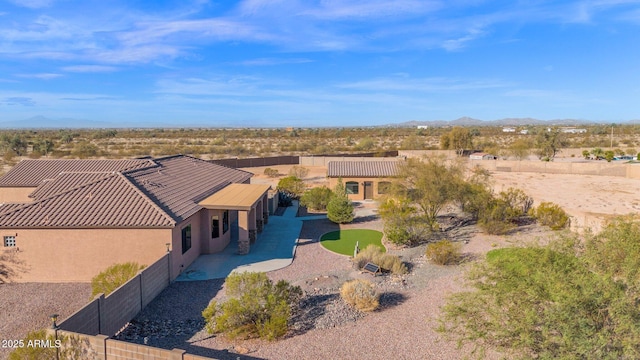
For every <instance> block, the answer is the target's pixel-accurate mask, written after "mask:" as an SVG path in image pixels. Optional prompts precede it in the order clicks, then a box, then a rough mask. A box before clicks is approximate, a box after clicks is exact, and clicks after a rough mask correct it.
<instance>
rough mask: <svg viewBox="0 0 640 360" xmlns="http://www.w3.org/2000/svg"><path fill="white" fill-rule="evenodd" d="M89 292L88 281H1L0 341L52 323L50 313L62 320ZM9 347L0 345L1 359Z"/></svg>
mask: <svg viewBox="0 0 640 360" xmlns="http://www.w3.org/2000/svg"><path fill="white" fill-rule="evenodd" d="M90 295H91V284H88V283H64V284H50V283H9V284H0V340H18V339H22V338H24V337H25V335H27V333H28V332H30V331H33V330H39V329H42V328H45V327H49V326H51V320H50V319H49V315H51V314H59V315H60V317H59V319H60V320H62V319H64V318H66V317H68V316H69V315H71V314H73V313H74V312H76V311H77V310H79V309H80V308H81V307H83V306H84V305H85V304H86V303H87V302H88V300H89V296H90ZM10 352H11V349H6V348H2V347H0V359H5V358H7V357H8V356H9V353H10Z"/></svg>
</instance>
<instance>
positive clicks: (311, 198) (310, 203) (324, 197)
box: [300, 186, 333, 210]
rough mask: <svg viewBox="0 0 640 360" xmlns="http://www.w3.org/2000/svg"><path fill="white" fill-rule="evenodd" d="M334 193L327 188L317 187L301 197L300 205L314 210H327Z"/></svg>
mask: <svg viewBox="0 0 640 360" xmlns="http://www.w3.org/2000/svg"><path fill="white" fill-rule="evenodd" d="M332 197H333V192H332V191H331V189H329V188H328V187H326V186H321V187H315V188H312V189H309V190H307V191H305V193H304V194H303V195H302V196H301V197H300V205H302V206H306V207H308V208H310V209H314V210H326V209H327V205H328V204H329V201H331V198H332Z"/></svg>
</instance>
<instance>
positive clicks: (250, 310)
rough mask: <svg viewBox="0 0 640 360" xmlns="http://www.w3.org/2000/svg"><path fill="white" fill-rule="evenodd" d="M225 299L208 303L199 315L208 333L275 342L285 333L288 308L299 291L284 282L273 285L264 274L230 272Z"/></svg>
mask: <svg viewBox="0 0 640 360" xmlns="http://www.w3.org/2000/svg"><path fill="white" fill-rule="evenodd" d="M224 283H225V289H226V293H227V296H228V297H229V300H227V301H226V302H224V303H222V304H218V303H217V302H216V301H212V302H211V303H210V304H209V306H207V308H206V309H204V311H203V312H202V316H203V317H204V319H205V322H206V327H207V330H208V331H209V333H212V334H216V333H224V334H226V335H228V336H229V337H230V338H236V337H240V338H254V337H260V338H264V339H267V340H275V339H277V338H280V337H282V336H284V335H285V334H286V333H287V331H288V323H289V318H290V317H291V309H292V307H295V306H297V304H298V302H299V300H300V297H301V296H302V290H301V289H300V287H297V286H291V285H289V283H287V282H286V281H284V280H280V281H278V283H276V284H275V285H274V284H273V282H272V281H271V280H270V279H269V278H268V277H267V275H266V274H265V273H256V272H242V273H232V274H231V275H229V276H228V277H227V279H226V280H225V282H224Z"/></svg>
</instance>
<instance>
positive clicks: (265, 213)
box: [262, 194, 270, 225]
mask: <svg viewBox="0 0 640 360" xmlns="http://www.w3.org/2000/svg"><path fill="white" fill-rule="evenodd" d="M269 210H270V209H269V195H267V194H264V196H262V220H263V221H264V224H265V225H267V224H268V223H269Z"/></svg>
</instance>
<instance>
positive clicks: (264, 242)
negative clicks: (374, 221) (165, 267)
mask: <svg viewBox="0 0 640 360" xmlns="http://www.w3.org/2000/svg"><path fill="white" fill-rule="evenodd" d="M297 212H298V202H297V201H294V204H293V206H290V207H288V208H287V209H286V210H285V212H284V214H283V215H282V216H270V217H269V223H268V224H267V225H266V226H265V228H264V231H263V232H262V233H261V234H259V235H258V239H257V240H256V242H255V243H254V244H253V245H251V250H250V252H249V253H248V254H247V255H238V254H237V252H238V245H237V242H236V241H232V243H231V244H229V246H227V248H226V249H224V250H223V251H222V252H220V253H217V254H209V255H201V256H200V257H198V258H197V259H196V261H194V262H193V263H192V264H191V265H190V266H189V267H188V268H187V269H186V270H185V271H184V272H183V273H182V274H180V276H178V278H177V279H176V281H199V280H210V279H223V278H226V277H227V276H228V275H229V274H231V273H232V272H234V271H236V272H237V271H239V272H244V271H253V272H268V271H273V270H278V269H281V268H283V267H286V266H288V265H290V264H291V262H292V261H293V257H294V254H295V248H296V244H297V242H298V237H299V236H300V230H302V222H303V220H316V219H324V218H326V215H313V216H306V217H300V218H298V217H296V213H297Z"/></svg>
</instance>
